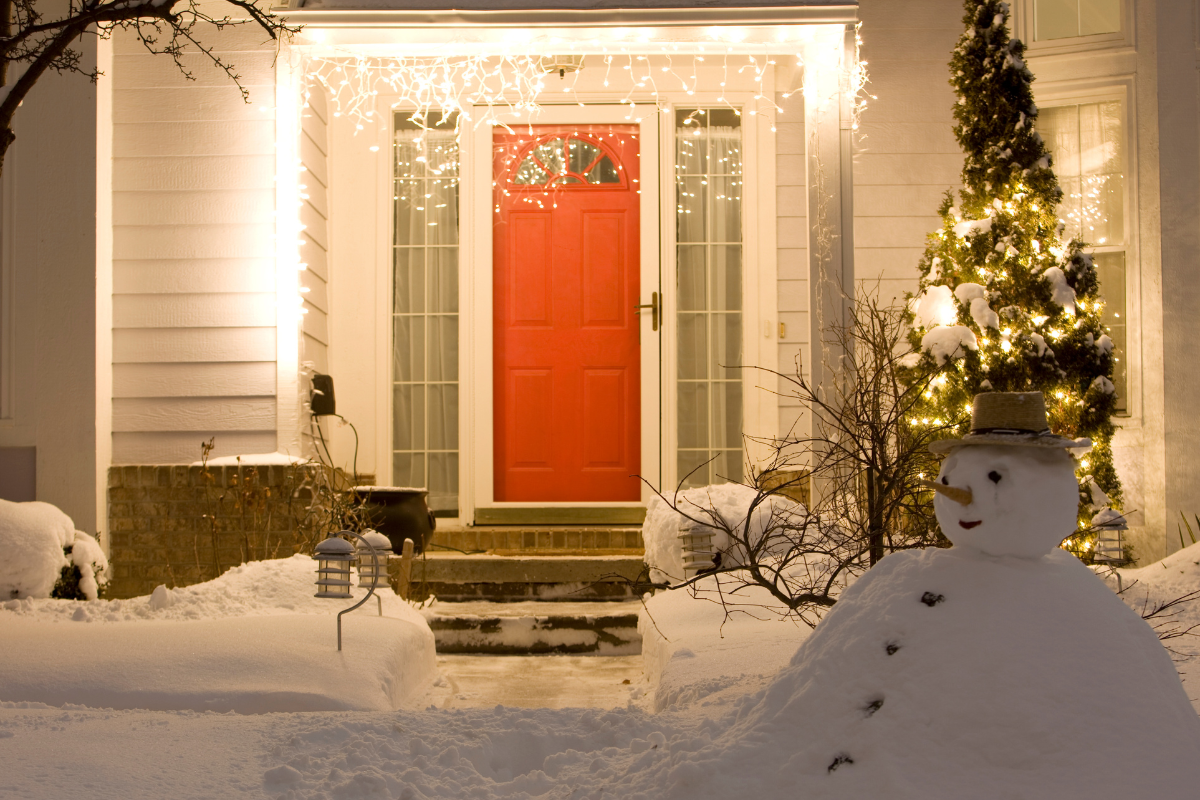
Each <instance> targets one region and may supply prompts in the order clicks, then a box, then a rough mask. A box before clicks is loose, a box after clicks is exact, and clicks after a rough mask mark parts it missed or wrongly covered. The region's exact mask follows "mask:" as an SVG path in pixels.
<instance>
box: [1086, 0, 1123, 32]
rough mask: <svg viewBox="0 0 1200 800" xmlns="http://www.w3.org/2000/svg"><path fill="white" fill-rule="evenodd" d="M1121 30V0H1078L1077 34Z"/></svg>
mask: <svg viewBox="0 0 1200 800" xmlns="http://www.w3.org/2000/svg"><path fill="white" fill-rule="evenodd" d="M1119 30H1121V0H1079V35H1080V36H1091V35H1093V34H1097V33H1116V32H1117V31H1119Z"/></svg>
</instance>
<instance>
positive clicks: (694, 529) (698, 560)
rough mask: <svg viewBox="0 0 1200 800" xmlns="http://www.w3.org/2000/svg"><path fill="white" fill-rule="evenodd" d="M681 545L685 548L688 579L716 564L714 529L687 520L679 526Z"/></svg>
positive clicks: (684, 565)
mask: <svg viewBox="0 0 1200 800" xmlns="http://www.w3.org/2000/svg"><path fill="white" fill-rule="evenodd" d="M679 545H680V548H681V549H682V550H683V577H684V580H688V579H691V578H694V577H696V575H698V574H699V573H700V572H701V571H702V570H711V569H712V568H713V566H714V564H715V563H716V562H715V559H714V556H715V554H714V548H713V529H712V528H709V527H707V526H699V525H694V524H693V523H691V522H687V521H685V522H684V524H683V525H682V526H680V528H679Z"/></svg>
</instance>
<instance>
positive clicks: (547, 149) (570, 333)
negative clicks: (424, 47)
mask: <svg viewBox="0 0 1200 800" xmlns="http://www.w3.org/2000/svg"><path fill="white" fill-rule="evenodd" d="M494 146H495V150H494V152H495V154H496V156H495V160H494V163H493V180H494V183H493V186H494V192H493V201H494V212H495V213H494V219H493V223H494V224H493V234H492V248H493V259H492V262H493V302H494V309H493V347H494V362H493V382H494V386H493V413H494V427H493V432H494V450H493V458H494V472H493V477H494V487H493V489H494V500H495V501H498V502H547V503H561V502H637V501H639V500H640V499H641V484H640V481H639V478H638V475H639V474H640V472H641V449H642V443H641V395H642V392H641V374H640V373H641V362H640V347H641V343H640V338H639V316H638V309H637V306H638V305H639V302H640V301H639V285H640V284H639V275H640V270H639V262H640V259H639V254H640V241H641V239H640V220H639V215H640V205H639V199H640V197H639V191H638V186H639V181H638V166H639V165H638V161H639V159H638V152H639V143H638V128H637V126H634V125H625V126H618V125H570V126H550V125H533V126H521V128H520V130H519V132H512V133H509V132H505V131H503V130H499V129H498V130H497V132H496V133H495V134H494Z"/></svg>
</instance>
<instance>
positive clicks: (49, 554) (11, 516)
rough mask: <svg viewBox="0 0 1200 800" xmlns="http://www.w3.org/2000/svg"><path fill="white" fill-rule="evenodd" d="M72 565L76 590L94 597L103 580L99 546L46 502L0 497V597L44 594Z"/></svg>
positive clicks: (104, 563)
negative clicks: (77, 574)
mask: <svg viewBox="0 0 1200 800" xmlns="http://www.w3.org/2000/svg"><path fill="white" fill-rule="evenodd" d="M72 567H75V568H78V570H79V578H78V591H79V593H81V594H83V596H84V597H85V598H87V599H88V600H95V599H96V597H98V596H99V594H100V589H101V587H102V586H103V585H104V584H105V583H107V582H108V559H107V558H105V557H104V551H103V550H101V549H100V544H99V543H98V542H97V541H96V540H95V539H94V538H92V537H91V536H88V535H87V534H86V533H84V532H82V531H77V530H75V523H74V522H72V521H71V518H70V517H68V516H67V515H66V514H64V513H63V512H62V511H60V510H59V509H58V508H56V507H55V506H52V505H50V504H49V503H41V502H32V503H13V502H10V501H8V500H0V599H3V600H7V599H12V598H23V597H49V596H50V593H51V592H52V591H54V588H55V584H56V583H57V582H58V581H59V579H60V578H63V577H64V573H63V570H64V569H65V570H67V576H68V579H69V578H71V577H73V575H72V572H71V568H72Z"/></svg>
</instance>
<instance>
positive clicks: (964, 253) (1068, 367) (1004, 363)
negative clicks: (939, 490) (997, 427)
mask: <svg viewBox="0 0 1200 800" xmlns="http://www.w3.org/2000/svg"><path fill="white" fill-rule="evenodd" d="M964 6H965V8H966V15H965V16H964V18H963V21H964V23H965V25H966V31H965V32H964V33H963V35H962V37H961V38H960V39H959V41H958V46H957V47H956V48H955V49H954V55H953V58H952V59H951V61H950V71H951V78H950V83H951V84H952V85H953V86H954V90H955V92H956V93H957V95H958V102H957V104H956V105H955V108H954V117H955V120H956V122H957V124H956V125H955V126H954V135H955V137H956V138H957V139H958V142H959V144H960V145H961V146H962V149H963V151H964V153H965V156H966V157H965V160H964V162H963V170H962V182H963V188H962V191H961V192H960V193H959V196H958V202H957V203H956V202H955V198H954V193H953V192H947V194H946V197H945V199H944V200H943V202H942V204H941V207H940V208H939V209H938V211H939V214H940V215H941V217H942V225H941V227H940V229H939V230H937V231H935V232H934V233H932V234H930V236H929V245H928V247H927V248H926V250H925V254H924V255H923V256H922V258H921V261H920V270H921V279H920V290H919V291H918V293H917V294H916V295H915V296H914V297H912V299H911V300H910V304H909V312H910V320H909V321H910V323H911V326H912V330H911V333H910V341H911V343H912V345H913V347H914V349H915V351H916V355H915V356H913V357H912V358H913V359H914V360H913V361H912V362H911V363H912V364H913V365H914V366H915V365H916V363H917V361H924V362H925V365H926V366H929V365H931V364H932V365H934V366H937V367H939V368H940V369H941V374H940V375H939V376H938V377H937V378H936V379H935V381H934V385H933V386H932V387H931V388H930V389H929V390H928V391H927V392H926V393H925V396H924V404H923V406H922V407H921V408H919V409H918V411H917V413H916V414H915V415H914V417H913V418H912V419H910V424H912V425H937V426H942V425H952V426H954V428H953V431H954V435H959V434H961V433H962V432H965V429H966V428H967V427H968V425H969V422H970V410H971V409H970V404H971V399H972V397H973V396H974V395H975V394H977V393H979V392H989V391H997V392H1027V391H1041V392H1043V393H1044V394H1045V397H1046V405H1047V408H1048V411H1049V415H1050V425H1051V428H1052V429H1053V430H1054V431H1055V432H1056V433H1058V434H1060V435H1063V436H1070V437H1076V438H1078V437H1087V438H1089V439H1091V440H1092V441H1093V442H1094V443H1095V446H1094V447H1093V449H1092V450H1091V452H1089V453H1087V454H1086V455H1084V456H1082V457H1081V458H1080V460H1079V470H1078V474H1079V479H1080V486H1081V492H1080V495H1081V496H1080V527H1081V530H1086V529H1087V528H1088V527H1089V526H1090V523H1091V521H1092V517H1093V514H1094V513H1095V512H1097V511H1101V510H1103V509H1104V507H1105V506H1109V505H1111V506H1113V507H1116V508H1119V507H1120V501H1121V487H1120V482H1119V481H1118V480H1117V474H1116V471H1115V470H1114V469H1113V463H1112V448H1111V442H1112V436H1113V430H1114V428H1113V423H1112V419H1111V418H1112V415H1113V412H1114V410H1115V408H1116V394H1115V391H1114V386H1113V382H1112V371H1113V355H1112V350H1113V342H1112V339H1110V338H1109V336H1108V335H1107V334H1106V332H1105V331H1106V329H1105V327H1104V325H1103V323H1102V322H1101V314H1102V311H1103V307H1104V301H1103V300H1102V299H1101V296H1100V290H1101V287H1100V285H1099V282H1098V280H1097V277H1096V269H1095V266H1094V265H1093V263H1092V258H1091V256H1090V255H1089V254H1087V253H1085V252H1084V248H1085V247H1086V243H1084V242H1081V241H1079V240H1077V239H1072V240H1071V241H1068V242H1064V241H1062V239H1061V237H1062V236H1063V233H1064V230H1065V224H1064V223H1063V221H1062V220H1060V219H1059V217H1058V214H1057V211H1058V205H1059V202H1060V201H1061V199H1062V190H1061V189H1060V188H1059V184H1058V179H1057V178H1056V177H1055V174H1054V170H1053V165H1052V163H1051V157H1050V154H1049V153H1048V152H1047V149H1046V146H1045V144H1044V143H1043V141H1042V138H1041V136H1039V135H1038V133H1037V130H1036V125H1035V123H1036V120H1037V115H1038V110H1037V106H1035V105H1034V102H1033V92H1032V89H1031V84H1032V82H1033V75H1032V73H1031V72H1030V71H1029V68H1028V67H1027V66H1026V65H1025V61H1024V52H1025V46H1024V45H1023V44H1022V43H1021V42H1020V41H1019V40H1017V39H1013V38H1011V37H1010V35H1009V28H1008V16H1009V6H1008V3H1004V2H1000V0H966V2H965V3H964ZM1110 516H1111V514H1110ZM1094 538H1095V537H1094V534H1090V533H1085V534H1081V535H1078V536H1075V537H1073V538H1072V540H1070V541H1069V542H1068V543H1067V546H1068V547H1069V548H1070V549H1072V550H1073V551H1075V552H1077V553H1078V554H1080V555H1081V556H1083V557H1085V558H1087V556H1088V554H1089V552H1090V551H1091V549H1092V547H1093V545H1094Z"/></svg>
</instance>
